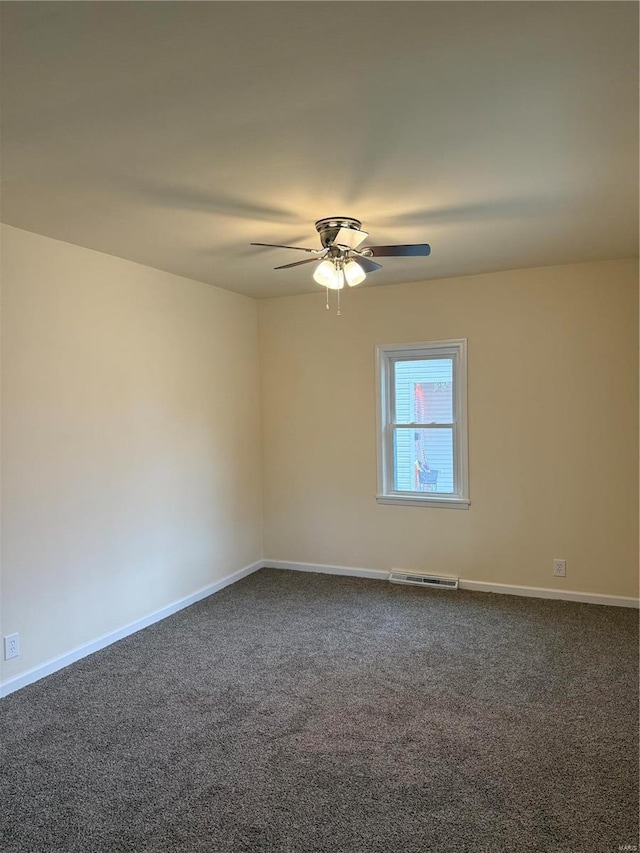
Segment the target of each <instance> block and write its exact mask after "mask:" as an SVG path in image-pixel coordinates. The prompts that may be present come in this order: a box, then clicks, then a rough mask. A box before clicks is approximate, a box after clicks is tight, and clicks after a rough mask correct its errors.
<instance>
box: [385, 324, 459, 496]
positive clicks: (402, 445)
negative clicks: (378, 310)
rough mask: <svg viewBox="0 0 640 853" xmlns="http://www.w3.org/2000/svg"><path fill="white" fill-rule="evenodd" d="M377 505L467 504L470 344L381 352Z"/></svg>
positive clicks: (399, 347)
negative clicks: (468, 357)
mask: <svg viewBox="0 0 640 853" xmlns="http://www.w3.org/2000/svg"><path fill="white" fill-rule="evenodd" d="M376 360H377V382H378V494H377V500H378V503H383V504H410V505H420V506H438V507H455V508H458V509H467V508H468V507H469V487H468V482H469V475H468V461H467V342H466V340H464V339H460V340H453V341H435V342H433V343H424V344H396V345H391V346H378V347H376Z"/></svg>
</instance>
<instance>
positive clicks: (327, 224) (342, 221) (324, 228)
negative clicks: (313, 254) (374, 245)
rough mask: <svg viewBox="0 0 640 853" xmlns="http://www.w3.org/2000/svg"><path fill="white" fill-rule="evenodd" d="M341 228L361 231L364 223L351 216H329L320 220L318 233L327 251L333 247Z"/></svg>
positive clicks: (317, 224) (317, 225) (317, 226)
mask: <svg viewBox="0 0 640 853" xmlns="http://www.w3.org/2000/svg"><path fill="white" fill-rule="evenodd" d="M341 228H351V229H353V230H354V231H361V230H362V222H360V220H359V219H354V218H353V217H351V216H327V217H326V218H325V219H318V221H317V222H316V231H317V232H318V234H319V235H320V242H321V243H322V245H323V246H324V247H325V249H326V248H328V247H329V246H331V244H332V243H333V241H334V240H335V238H336V235H337V233H338V231H340V229H341Z"/></svg>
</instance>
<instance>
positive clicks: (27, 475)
mask: <svg viewBox="0 0 640 853" xmlns="http://www.w3.org/2000/svg"><path fill="white" fill-rule="evenodd" d="M2 250H3V251H2V276H3V305H2V308H3V316H2V321H3V333H2V356H3V358H2V363H3V374H2V394H3V400H2V402H3V406H2V412H3V419H2V438H3V444H2V473H3V526H2V533H3V543H2V544H3V553H2V558H3V559H2V612H3V619H2V631H3V633H4V634H9V633H13V632H15V631H18V632H19V633H20V643H21V654H20V657H19V658H18V659H16V660H15V661H10V662H7V663H5V664H4V666H3V680H5V681H6V680H8V679H10V678H12V677H14V676H15V675H18V674H19V673H22V672H23V671H25V670H28V669H29V668H31V667H34V666H36V665H39V664H41V663H43V662H45V661H47V660H49V659H51V658H54V657H56V656H58V655H60V654H63V653H65V652H67V651H69V650H72V649H74V648H75V647H78V646H80V645H82V644H84V643H86V642H88V641H91V640H94V639H96V638H97V637H99V636H100V635H102V634H105V633H108V632H111V631H113V630H116V629H118V628H120V627H121V626H124V625H126V624H128V623H130V622H132V621H135V620H137V619H139V618H142V617H144V616H146V615H147V614H149V613H151V612H153V611H154V610H156V609H159V608H162V607H164V606H166V605H168V604H170V603H172V602H174V601H176V600H179V599H181V598H183V597H185V596H187V595H189V594H191V593H193V592H195V591H197V590H199V589H201V588H203V587H205V586H207V585H209V584H211V583H213V582H214V581H216V580H217V579H219V578H222V577H224V576H225V575H228V574H230V573H232V572H234V571H236V570H238V569H240V568H242V567H244V566H246V565H248V564H250V563H252V562H254V561H256V560H258V559H259V558H260V556H261V548H262V521H261V518H262V508H261V500H262V491H261V483H260V447H259V428H258V420H259V406H258V367H257V310H256V303H255V302H254V301H253V300H251V299H248V298H246V297H244V296H238V295H236V294H232V293H229V292H226V291H223V290H219V289H216V288H214V287H211V286H210V285H205V284H200V283H197V282H194V281H190V280H188V279H184V278H179V277H177V276H174V275H170V274H168V273H164V272H160V271H157V270H153V269H149V268H147V267H144V266H140V265H138V264H134V263H130V262H128V261H123V260H120V259H118V258H115V257H112V256H109V255H104V254H100V253H98V252H94V251H89V250H87V249H82V248H79V247H77V246H72V245H69V244H66V243H61V242H58V241H55V240H50V239H47V238H45V237H41V236H38V235H35V234H30V233H27V232H25V231H20V230H17V229H15V228H10V227H3V229H2Z"/></svg>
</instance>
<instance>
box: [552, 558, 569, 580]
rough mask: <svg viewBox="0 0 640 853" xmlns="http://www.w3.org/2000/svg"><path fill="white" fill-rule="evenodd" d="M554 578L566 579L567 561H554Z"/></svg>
mask: <svg viewBox="0 0 640 853" xmlns="http://www.w3.org/2000/svg"><path fill="white" fill-rule="evenodd" d="M553 576H554V577H556V578H565V577H566V576H567V561H566V560H554V561H553Z"/></svg>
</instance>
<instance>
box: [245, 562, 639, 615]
mask: <svg viewBox="0 0 640 853" xmlns="http://www.w3.org/2000/svg"><path fill="white" fill-rule="evenodd" d="M262 565H263V566H265V567H267V566H269V567H271V568H274V569H289V570H291V571H294V572H318V573H320V574H325V575H348V576H355V577H359V578H377V579H379V580H387V578H388V577H389V572H388V571H385V570H384V569H356V568H351V567H350V566H322V565H319V564H315V563H292V562H289V561H288V560H263V562H262ZM459 587H460V589H469V590H474V591H475V592H496V593H500V594H503V595H522V596H527V597H530V598H555V599H561V600H562V601H581V602H583V603H586V604H607V605H609V606H610V607H635V608H637V607H638V606H639V605H640V601H639V600H638V599H637V598H626V597H625V596H622V595H605V594H603V593H597V592H577V591H574V590H568V589H545V588H544V587H538V586H516V585H513V584H506V583H486V582H485V581H471V580H464V579H463V578H460V581H459Z"/></svg>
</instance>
